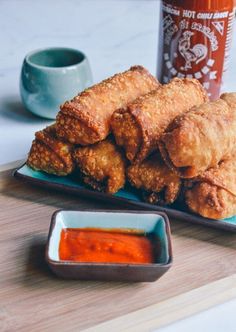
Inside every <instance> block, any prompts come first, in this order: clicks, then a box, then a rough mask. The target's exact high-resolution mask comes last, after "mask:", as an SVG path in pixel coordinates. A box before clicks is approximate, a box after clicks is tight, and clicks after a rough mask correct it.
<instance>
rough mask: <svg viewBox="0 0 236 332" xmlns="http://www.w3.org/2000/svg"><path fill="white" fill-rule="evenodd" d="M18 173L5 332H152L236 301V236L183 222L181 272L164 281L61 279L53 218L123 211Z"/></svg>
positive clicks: (5, 178)
mask: <svg viewBox="0 0 236 332" xmlns="http://www.w3.org/2000/svg"><path fill="white" fill-rule="evenodd" d="M11 173H12V171H11V170H10V171H9V170H7V171H4V172H1V173H0V195H1V196H0V227H1V228H0V252H1V254H0V325H1V327H0V330H1V331H34V332H37V331H49V330H50V331H75V330H76V331H81V330H84V329H88V328H89V330H90V331H121V330H122V331H123V330H126V329H127V330H130V331H131V330H132V331H139V330H140V331H144V330H145V329H147V330H148V329H149V330H150V328H154V327H155V328H157V327H158V326H162V325H164V324H167V323H169V322H171V321H173V320H175V319H179V318H182V317H184V316H186V315H189V314H192V313H193V312H196V311H198V310H203V309H205V308H206V307H209V306H212V305H214V304H216V303H219V302H221V301H225V300H227V299H230V298H232V297H234V296H236V287H235V280H236V278H235V275H234V274H235V273H236V259H235V253H236V234H232V233H227V232H224V231H219V230H214V229H210V228H206V227H202V226H198V225H193V224H187V223H183V222H181V221H177V220H171V229H172V241H173V253H174V263H173V267H172V268H171V269H170V270H169V271H168V272H167V274H165V275H164V276H163V277H162V278H161V279H160V280H159V281H157V282H154V283H137V284H133V283H131V284H129V283H114V282H109V283H108V282H89V281H69V280H61V279H58V278H57V277H55V276H54V275H53V274H52V273H51V272H50V270H49V268H48V266H47V265H46V263H45V261H44V250H45V243H46V239H47V234H48V229H49V224H50V218H51V215H52V213H53V212H54V211H55V210H56V209H67V208H69V209H79V208H89V207H91V208H97V209H105V208H109V209H116V208H117V206H110V205H107V204H105V203H101V202H95V201H89V200H84V199H82V198H78V197H73V196H68V195H65V194H63V193H58V192H53V191H49V190H44V189H42V188H37V187H33V186H30V185H27V184H25V183H23V182H21V181H19V180H16V179H14V178H13V177H12V176H11ZM223 278H225V279H223ZM216 281H217V282H216ZM199 287H200V288H199ZM131 325H132V326H131Z"/></svg>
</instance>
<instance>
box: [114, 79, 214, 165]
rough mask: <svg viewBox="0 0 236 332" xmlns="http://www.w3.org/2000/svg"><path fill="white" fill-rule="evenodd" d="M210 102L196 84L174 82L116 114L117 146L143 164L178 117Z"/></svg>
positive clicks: (193, 81) (181, 80)
mask: <svg viewBox="0 0 236 332" xmlns="http://www.w3.org/2000/svg"><path fill="white" fill-rule="evenodd" d="M207 99H208V98H207V95H206V92H205V90H204V89H203V87H202V85H201V84H200V83H199V82H198V81H197V80H195V79H187V78H186V79H179V78H174V79H173V80H172V81H171V82H170V83H169V84H166V85H163V86H161V87H160V88H159V89H157V90H155V91H153V92H150V93H148V94H147V95H144V96H141V97H139V98H138V99H136V100H135V101H134V102H132V103H130V104H129V105H128V106H127V107H124V108H121V109H119V110H117V111H116V112H114V113H113V115H112V118H111V127H112V131H113V134H114V136H115V139H116V143H117V144H118V145H120V146H122V147H123V148H124V149H125V152H126V157H127V159H129V160H130V161H131V162H132V163H140V162H142V161H143V160H144V159H145V158H146V157H147V156H148V155H150V154H151V152H153V151H154V150H156V149H157V143H158V141H159V139H160V136H161V134H162V133H163V132H164V130H165V129H166V128H167V126H168V125H169V124H170V122H171V121H173V120H174V118H175V117H176V116H177V115H180V114H182V113H184V112H186V111H188V110H189V109H190V108H191V107H192V106H194V105H200V104H202V103H203V102H205V101H206V100H207Z"/></svg>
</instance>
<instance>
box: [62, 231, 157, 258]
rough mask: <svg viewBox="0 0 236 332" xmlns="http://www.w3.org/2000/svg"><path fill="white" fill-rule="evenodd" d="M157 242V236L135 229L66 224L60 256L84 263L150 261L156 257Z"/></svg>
mask: <svg viewBox="0 0 236 332" xmlns="http://www.w3.org/2000/svg"><path fill="white" fill-rule="evenodd" d="M154 239H155V244H154ZM156 242H157V238H156V237H155V238H154V237H153V236H151V235H150V236H149V235H148V236H145V235H144V234H143V233H138V232H137V231H135V230H122V229H118V230H115V231H114V230H113V231H110V230H105V229H100V228H65V229H63V230H62V232H61V239H60V245H59V258H60V259H61V260H65V261H74V262H83V263H85V262H89V263H128V264H143V263H146V264H148V263H149V264H150V263H154V261H155V256H156V250H157V248H156V247H157V246H156Z"/></svg>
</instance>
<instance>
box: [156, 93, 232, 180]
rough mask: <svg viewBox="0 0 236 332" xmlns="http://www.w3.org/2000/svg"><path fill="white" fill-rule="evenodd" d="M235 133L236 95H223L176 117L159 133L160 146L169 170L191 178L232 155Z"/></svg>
mask: <svg viewBox="0 0 236 332" xmlns="http://www.w3.org/2000/svg"><path fill="white" fill-rule="evenodd" d="M235 133H236V94H224V95H222V96H221V99H219V100H217V101H213V102H209V103H205V104H202V105H201V106H199V107H194V108H193V109H192V110H190V111H189V112H187V113H185V114H183V115H182V116H180V117H177V118H176V119H175V120H174V121H173V123H172V124H171V125H170V127H169V128H168V129H167V130H166V132H165V133H164V134H163V135H162V137H161V140H160V142H159V148H160V151H161V154H162V157H163V158H164V160H165V161H166V163H167V164H168V166H169V167H170V168H171V169H172V170H174V171H175V172H177V173H178V174H179V175H180V176H182V177H184V178H192V177H196V176H198V175H199V174H201V172H204V171H205V170H206V169H208V168H209V167H213V166H214V165H217V164H218V163H219V162H220V161H221V160H223V159H227V158H229V157H230V156H231V154H232V152H233V150H234V149H235V145H236V135H235Z"/></svg>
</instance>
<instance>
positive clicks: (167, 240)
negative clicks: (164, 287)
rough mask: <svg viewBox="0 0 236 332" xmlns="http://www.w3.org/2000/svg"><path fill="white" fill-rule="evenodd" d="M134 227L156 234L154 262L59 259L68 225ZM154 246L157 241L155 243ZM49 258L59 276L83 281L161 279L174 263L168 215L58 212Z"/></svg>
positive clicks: (139, 212)
mask: <svg viewBox="0 0 236 332" xmlns="http://www.w3.org/2000/svg"><path fill="white" fill-rule="evenodd" d="M88 227H89V228H96V229H98V228H101V229H102V230H104V229H107V230H109V231H113V230H114V231H115V230H119V229H122V230H123V229H124V230H125V229H127V230H130V229H132V230H134V231H137V232H143V233H145V234H146V235H147V234H150V233H151V234H154V236H155V238H156V237H157V238H158V239H157V241H158V248H160V250H159V253H158V257H155V259H154V263H151V264H127V263H125V264H120V263H91V262H89V263H83V262H73V261H64V260H60V258H59V243H60V237H61V232H62V230H63V229H65V228H82V229H83V228H88ZM154 245H155V243H154ZM46 261H47V263H48V264H49V266H50V268H51V270H52V271H53V272H54V273H55V274H56V275H58V276H59V277H62V278H66V279H80V280H103V281H131V282H150V281H156V280H157V279H159V278H160V277H161V276H162V275H163V274H164V273H165V272H167V270H168V269H169V268H170V266H171V264H172V247H171V235H170V226H169V220H168V217H167V216H166V215H165V214H164V213H160V212H156V211H120V210H118V211H102V210H99V211H92V210H89V211H87V210H86V211H85V210H83V211H81V210H80V211H69V210H60V211H56V212H55V213H54V214H53V216H52V220H51V225H50V230H49V235H48V242H47V246H46Z"/></svg>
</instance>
